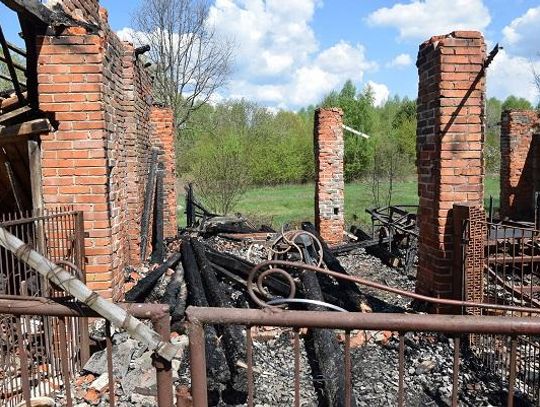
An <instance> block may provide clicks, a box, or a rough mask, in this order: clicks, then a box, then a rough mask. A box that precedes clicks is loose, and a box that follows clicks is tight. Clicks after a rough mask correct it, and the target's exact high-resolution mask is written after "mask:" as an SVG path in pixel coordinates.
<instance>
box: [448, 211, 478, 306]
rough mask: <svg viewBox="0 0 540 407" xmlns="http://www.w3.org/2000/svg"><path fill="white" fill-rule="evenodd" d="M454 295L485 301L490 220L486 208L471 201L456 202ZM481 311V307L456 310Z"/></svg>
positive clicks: (467, 299) (474, 300) (466, 299)
mask: <svg viewBox="0 0 540 407" xmlns="http://www.w3.org/2000/svg"><path fill="white" fill-rule="evenodd" d="M453 215H454V251H453V262H452V268H453V270H452V275H453V284H452V285H453V287H452V292H453V298H454V299H456V300H462V301H472V302H483V300H484V295H483V291H484V284H483V279H482V277H483V272H484V264H485V254H484V242H485V239H486V231H487V222H486V214H485V211H484V208H482V207H480V206H478V205H475V204H472V203H459V204H454V207H453ZM456 312H457V313H459V314H472V315H480V314H481V310H480V309H479V308H469V309H461V310H456Z"/></svg>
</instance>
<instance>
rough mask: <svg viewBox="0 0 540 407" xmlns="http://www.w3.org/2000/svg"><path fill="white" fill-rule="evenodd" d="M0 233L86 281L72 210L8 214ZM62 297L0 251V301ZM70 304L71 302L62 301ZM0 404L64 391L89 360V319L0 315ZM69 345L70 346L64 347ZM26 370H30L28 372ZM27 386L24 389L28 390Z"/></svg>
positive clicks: (78, 222) (80, 232)
mask: <svg viewBox="0 0 540 407" xmlns="http://www.w3.org/2000/svg"><path fill="white" fill-rule="evenodd" d="M0 227H3V228H5V229H7V230H8V232H10V233H12V234H14V235H15V236H17V237H18V238H19V239H21V240H23V241H24V242H25V243H27V244H29V245H31V246H32V247H33V248H35V249H36V250H37V251H39V252H40V253H42V254H43V255H45V256H47V257H48V258H50V259H51V260H52V261H53V262H55V263H57V264H59V265H65V266H66V269H68V270H70V271H73V272H74V273H76V274H77V277H78V278H80V279H82V280H83V281H84V279H85V276H84V223H83V214H82V212H78V211H73V210H72V209H71V208H57V209H50V210H35V211H31V212H30V211H28V212H23V213H17V214H4V215H2V216H1V218H0ZM34 297H40V298H43V297H54V298H59V297H64V294H63V292H61V291H59V290H57V289H56V288H55V287H52V286H50V285H49V284H48V282H47V281H46V280H45V279H44V278H42V277H41V276H40V275H39V274H38V273H37V272H36V271H34V270H32V269H30V268H29V267H28V266H27V265H25V264H24V263H23V262H20V261H19V260H18V259H17V258H16V257H15V255H13V254H12V253H11V252H8V251H7V250H5V249H4V248H0V298H9V299H14V300H16V299H29V298H34ZM64 299H65V300H66V301H71V298H69V297H68V298H64ZM0 328H1V336H0V347H1V352H0V353H1V354H2V356H0V400H2V405H6V406H14V405H16V404H17V403H19V402H20V401H22V400H23V392H22V389H23V388H24V389H26V388H27V387H28V386H29V393H28V395H29V396H32V397H35V396H46V395H50V394H54V393H55V392H56V391H60V390H62V389H63V388H64V383H66V382H67V381H69V377H70V375H71V374H72V373H73V372H77V371H79V370H80V369H81V367H82V366H83V364H84V363H85V362H86V360H87V359H88V356H89V343H88V324H87V321H86V320H85V319H80V318H79V319H74V318H56V317H51V316H44V315H40V316H37V315H35V316H32V315H26V316H20V317H14V316H10V315H0ZM66 345H67V346H66ZM25 367H28V369H25ZM25 383H26V384H27V385H28V386H25V385H24V384H25Z"/></svg>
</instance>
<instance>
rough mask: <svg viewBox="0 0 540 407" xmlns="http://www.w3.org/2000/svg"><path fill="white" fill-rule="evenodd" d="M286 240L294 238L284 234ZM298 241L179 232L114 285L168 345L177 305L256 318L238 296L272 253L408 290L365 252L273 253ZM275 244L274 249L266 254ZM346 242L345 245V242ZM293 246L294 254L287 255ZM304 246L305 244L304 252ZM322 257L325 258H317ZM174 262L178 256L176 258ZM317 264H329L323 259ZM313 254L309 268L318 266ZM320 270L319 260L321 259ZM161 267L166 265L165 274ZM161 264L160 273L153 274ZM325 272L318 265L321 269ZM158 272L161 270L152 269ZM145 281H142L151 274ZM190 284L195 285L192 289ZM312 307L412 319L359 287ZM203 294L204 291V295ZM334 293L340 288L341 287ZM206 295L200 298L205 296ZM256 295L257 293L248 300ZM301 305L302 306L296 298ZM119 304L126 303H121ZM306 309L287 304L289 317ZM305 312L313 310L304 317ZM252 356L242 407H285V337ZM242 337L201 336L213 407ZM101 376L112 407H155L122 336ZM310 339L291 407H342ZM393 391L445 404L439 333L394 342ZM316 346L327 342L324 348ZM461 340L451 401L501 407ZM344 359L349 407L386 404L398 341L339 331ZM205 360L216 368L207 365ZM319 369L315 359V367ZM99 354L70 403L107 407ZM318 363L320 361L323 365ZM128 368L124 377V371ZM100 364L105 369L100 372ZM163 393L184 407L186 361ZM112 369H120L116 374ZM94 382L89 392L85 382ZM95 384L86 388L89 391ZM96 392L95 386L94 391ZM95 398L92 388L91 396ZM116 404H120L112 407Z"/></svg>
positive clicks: (237, 398)
mask: <svg viewBox="0 0 540 407" xmlns="http://www.w3.org/2000/svg"><path fill="white" fill-rule="evenodd" d="M295 234H296V235H295ZM297 238H298V231H297V232H294V231H291V234H289V235H287V232H285V233H271V232H253V231H250V232H249V233H233V234H231V233H230V232H229V231H227V232H225V233H211V234H209V233H205V236H204V237H203V236H201V234H199V233H196V232H193V231H191V232H189V231H186V232H185V233H184V234H183V235H182V236H181V238H180V239H178V240H173V241H169V242H168V253H167V256H166V258H167V259H168V260H166V261H165V262H164V265H152V266H149V265H146V266H144V267H141V268H140V269H138V270H130V272H128V273H126V276H127V277H128V278H129V279H131V280H138V282H139V284H140V282H143V281H145V282H146V283H148V282H151V284H150V285H145V284H146V283H143V288H144V289H143V290H142V291H141V290H137V289H136V288H137V286H138V284H137V285H135V291H134V293H141V292H142V294H140V295H142V297H141V296H139V297H137V300H138V301H143V300H144V301H148V302H162V303H168V304H170V305H171V315H173V328H174V331H176V332H175V333H174V334H173V335H174V337H173V339H172V340H174V341H177V343H182V344H184V346H187V343H188V339H187V336H186V326H185V324H184V321H183V317H184V311H185V308H186V306H189V305H194V304H195V305H210V306H221V307H235V308H257V307H258V305H257V304H256V303H255V302H254V301H253V299H252V298H251V297H250V296H249V294H248V292H247V289H246V284H247V280H248V276H249V273H250V272H251V270H252V268H253V267H254V266H255V265H256V264H259V263H261V262H263V261H266V260H268V259H269V258H271V257H272V256H273V255H274V256H275V255H276V253H278V254H277V255H278V256H279V257H281V258H292V259H296V260H297V261H299V260H304V261H306V260H307V261H308V262H309V261H311V262H313V263H315V264H317V263H318V262H319V260H322V262H321V263H320V264H326V265H331V267H332V268H334V269H341V270H342V272H343V273H346V274H350V275H352V276H358V277H363V278H368V279H370V280H373V281H376V282H379V283H383V284H386V285H389V286H392V287H398V288H401V289H404V290H408V291H413V290H414V286H415V281H414V269H412V270H410V269H409V270H407V271H405V268H404V267H403V268H401V269H396V268H392V267H389V266H387V265H385V263H384V262H383V260H381V259H379V258H377V257H375V256H372V255H370V254H368V253H366V249H365V248H362V247H360V248H354V249H352V250H347V251H344V252H342V253H340V252H339V251H338V254H337V255H336V256H334V255H332V253H331V249H332V248H329V247H328V246H326V245H322V246H321V247H320V248H319V247H313V248H308V250H307V251H304V250H302V249H301V248H300V250H298V249H297V248H294V247H293V249H292V250H291V249H288V250H285V249H284V247H285V246H286V245H284V242H286V241H289V242H291V241H292V242H295V241H296V240H297ZM276 242H277V244H276ZM351 243H354V242H353V241H351V242H348V243H347V244H351ZM293 246H294V245H293ZM308 246H309V244H308ZM325 249H326V250H327V251H328V252H325ZM178 252H180V253H181V258H180V259H177V256H176V254H177V253H178ZM325 255H326V256H327V257H328V256H332V257H330V261H328V258H326V259H325ZM319 256H320V257H321V259H319ZM325 260H327V261H328V262H327V261H325ZM167 265H169V266H171V267H173V268H169V267H168V266H167ZM165 266H167V267H165ZM329 267H330V266H329ZM163 268H166V270H163ZM153 273H156V274H155V275H154V276H153V277H152V274H153ZM193 275H196V276H198V277H196V278H195V279H196V280H198V281H193ZM294 278H295V283H297V284H298V288H299V298H310V297H309V295H308V293H306V292H305V291H304V290H305V287H304V284H302V278H301V275H296V276H295V277H294ZM267 283H268V290H269V291H270V292H272V293H274V295H277V296H280V294H281V295H282V296H286V294H287V290H286V288H287V287H286V284H284V281H283V280H280V279H279V278H270V277H269V279H268V281H267ZM320 286H321V287H323V288H324V290H323V291H322V293H323V295H324V298H323V299H324V301H325V302H329V303H332V302H333V301H336V302H334V304H336V305H337V304H339V306H342V307H345V308H347V307H351V306H352V307H355V309H350V311H357V312H382V313H384V312H406V313H417V312H419V311H418V310H417V309H416V308H415V306H414V304H413V303H412V302H411V300H410V299H408V298H406V297H404V296H397V295H394V294H391V293H387V292H381V291H380V290H375V289H372V288H369V287H355V288H354V289H355V290H357V292H358V296H357V297H356V298H357V302H356V303H353V304H352V305H351V303H347V301H343V299H342V298H340V294H339V293H340V287H339V285H338V283H337V282H335V281H326V282H325V281H324V279H322V281H320ZM210 287H211V288H210ZM341 288H342V287H341ZM210 290H211V291H210ZM259 294H261V293H259ZM304 296H305V297H304ZM128 297H129V293H128ZM305 307H308V308H309V306H303V305H298V304H290V305H289V308H290V309H302V308H304V309H305ZM312 309H322V308H319V307H315V308H312ZM251 329H252V338H253V358H254V368H253V371H254V386H255V391H254V403H255V405H257V406H281V405H292V404H293V402H294V397H295V388H294V375H295V364H294V347H295V342H294V341H295V337H294V330H293V329H292V328H271V327H266V328H264V327H253V328H251ZM100 333H101V334H102V333H103V332H102V330H100V329H97V330H96V331H95V332H93V337H94V338H95V340H96V341H100V340H102V339H103V337H102V336H101V337H100V335H99V334H100ZM246 336H247V335H246V328H245V327H238V329H235V331H234V332H226V331H225V330H224V329H223V327H222V326H215V327H209V329H207V330H206V335H205V341H206V344H207V349H208V346H209V347H210V348H211V349H212V348H213V349H214V350H213V351H211V352H210V353H208V354H207V362H208V370H207V374H208V388H209V404H210V405H215V406H243V405H246V402H247V400H246V397H247V394H246V388H247V384H246V371H247V363H246V355H245V343H246ZM331 336H332V338H333V339H332V340H335V343H336V346H337V349H336V352H335V353H336V355H332V356H338V357H341V358H343V352H344V346H345V344H344V335H343V332H340V331H335V332H334V331H332V332H331ZM113 338H114V339H113V341H114V345H113V366H115V369H116V364H118V366H120V365H121V366H123V367H122V368H121V370H120V371H117V372H116V373H115V378H117V381H116V385H115V386H116V387H115V393H116V394H117V396H118V400H119V405H126V406H127V405H135V406H145V405H155V404H151V403H155V401H154V398H153V394H154V393H153V392H154V391H155V374H154V371H153V369H152V366H151V359H150V354H149V352H147V351H145V349H144V348H141V347H140V346H139V345H138V344H134V343H133V341H132V340H130V339H129V338H127V336H126V335H124V334H122V333H120V332H118V333H116V334H115V335H114V337H113ZM315 338H316V336H314V335H313V330H309V329H302V330H301V331H300V332H299V339H300V341H299V360H300V366H301V369H300V376H299V383H300V394H301V400H302V401H301V405H302V406H325V405H332V406H333V405H336V406H337V405H343V404H342V403H343V401H336V400H335V399H332V398H331V395H330V394H329V392H328V385H329V383H331V382H334V383H335V379H336V378H335V377H334V376H332V375H329V374H328V370H326V373H325V369H324V366H321V361H322V359H321V354H320V353H317V351H316V349H317V345H316V343H314V341H315ZM404 338H405V349H406V353H405V364H404V382H405V388H404V391H405V399H406V400H407V405H417V406H424V405H433V406H450V405H452V399H451V396H452V380H453V377H452V372H453V363H454V362H453V358H454V339H453V338H452V337H447V336H444V335H440V334H427V333H426V334H421V333H420V334H414V333H407V334H406V335H405V336H404ZM327 339H328V338H327ZM464 342H465V341H462V342H461V347H462V349H461V351H462V358H461V362H460V379H459V380H460V382H459V383H460V391H459V403H460V404H461V405H467V406H496V405H503V404H505V400H506V399H505V398H506V395H507V390H505V384H504V382H502V381H501V378H500V376H496V375H493V374H488V373H485V372H484V366H483V365H482V362H481V361H480V359H479V358H477V357H476V356H475V355H474V354H472V353H471V352H469V351H468V350H467V347H466V345H465V343H464ZM350 347H351V360H352V372H351V373H352V374H351V376H352V385H353V397H354V399H353V401H352V402H353V403H355V405H357V406H387V405H396V404H397V401H398V383H399V364H398V360H399V334H398V332H391V331H364V330H354V331H351V341H350ZM216 358H217V359H216ZM323 359H324V358H323ZM104 360H105V359H104V353H101V354H100V353H97V354H94V356H93V357H92V359H91V361H90V362H89V364H88V365H87V366H86V367H85V369H87V370H86V373H87V375H86V376H81V378H79V380H78V382H77V383H78V384H79V387H78V389H77V391H76V397H77V401H78V402H79V405H80V406H81V407H82V406H90V405H107V404H106V403H107V392H108V391H110V390H108V389H107V388H106V387H100V386H99V384H100V383H102V382H103V381H105V379H103V376H104V375H105V378H106V375H107V373H106V363H105V362H104ZM325 363H328V362H327V361H326V362H325ZM126 365H127V366H129V368H127V369H126V368H125V366H126ZM104 366H105V367H104ZM321 367H323V368H321ZM173 368H174V378H175V385H176V386H178V387H179V388H181V389H182V394H183V395H184V396H183V397H185V398H186V399H189V398H190V396H189V391H190V386H191V379H190V365H189V351H188V350H186V351H185V352H184V353H183V354H182V355H181V356H180V357H179V358H178V359H175V360H174V361H173ZM118 369H120V368H118ZM96 381H97V383H95V382H96ZM93 383H95V384H93ZM96 387H97V388H96ZM98 389H99V390H98ZM515 400H516V402H518V403H521V404H520V405H532V403H530V401H529V400H528V399H527V397H526V396H524V395H523V394H521V393H518V394H516V397H515ZM122 403H124V404H122Z"/></svg>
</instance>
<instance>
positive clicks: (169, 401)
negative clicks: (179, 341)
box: [152, 313, 173, 407]
mask: <svg viewBox="0 0 540 407" xmlns="http://www.w3.org/2000/svg"><path fill="white" fill-rule="evenodd" d="M152 324H153V326H154V329H155V331H156V332H157V333H158V334H160V335H161V337H162V338H163V339H164V340H168V339H169V338H170V337H171V317H170V315H169V313H162V314H159V316H158V317H157V318H152ZM152 365H153V366H154V368H155V369H156V378H157V403H158V406H159V407H172V406H173V376H172V364H171V362H170V361H168V360H166V359H164V358H162V357H160V356H159V355H158V354H154V356H153V359H152Z"/></svg>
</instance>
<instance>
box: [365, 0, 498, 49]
mask: <svg viewBox="0 0 540 407" xmlns="http://www.w3.org/2000/svg"><path fill="white" fill-rule="evenodd" d="M367 20H368V22H369V23H370V24H372V25H379V26H389V27H395V28H397V29H398V30H399V36H400V38H401V39H414V40H423V39H428V38H430V37H432V36H433V35H441V34H447V33H449V32H451V31H456V30H480V31H482V30H484V29H485V28H486V27H487V26H488V25H489V23H490V21H491V16H490V13H489V9H488V8H487V7H486V6H485V5H484V3H483V1H482V0H454V1H448V0H413V1H411V2H410V3H406V4H404V3H397V4H395V5H394V6H392V7H383V8H380V9H378V10H376V11H374V12H373V13H371V14H370V15H369V16H368V18H367Z"/></svg>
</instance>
